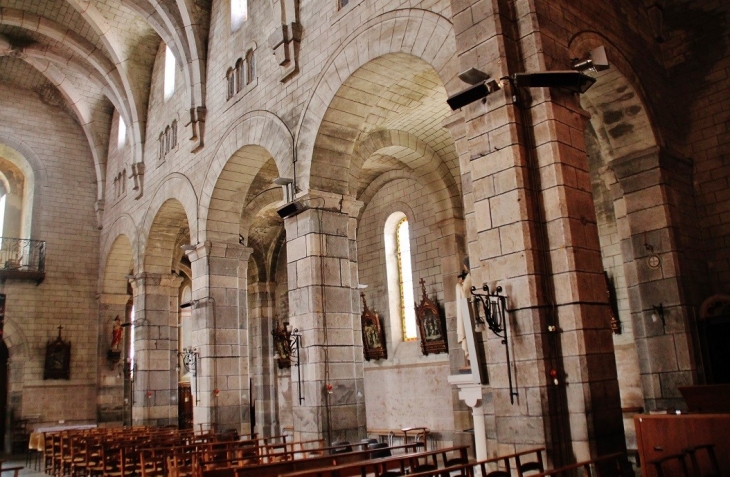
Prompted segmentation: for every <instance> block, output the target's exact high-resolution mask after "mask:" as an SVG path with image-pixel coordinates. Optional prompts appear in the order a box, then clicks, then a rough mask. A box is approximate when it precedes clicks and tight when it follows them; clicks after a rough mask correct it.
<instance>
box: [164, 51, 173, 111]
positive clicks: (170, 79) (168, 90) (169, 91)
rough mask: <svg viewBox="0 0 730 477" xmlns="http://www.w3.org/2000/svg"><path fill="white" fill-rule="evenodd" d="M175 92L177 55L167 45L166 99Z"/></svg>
mask: <svg viewBox="0 0 730 477" xmlns="http://www.w3.org/2000/svg"><path fill="white" fill-rule="evenodd" d="M174 92H175V55H173V54H172V51H171V50H170V47H169V46H165V99H168V98H170V97H171V96H172V93H174Z"/></svg>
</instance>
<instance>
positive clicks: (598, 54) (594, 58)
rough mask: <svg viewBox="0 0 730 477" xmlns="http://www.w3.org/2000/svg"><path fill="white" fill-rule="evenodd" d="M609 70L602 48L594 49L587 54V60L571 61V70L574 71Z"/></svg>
mask: <svg viewBox="0 0 730 477" xmlns="http://www.w3.org/2000/svg"><path fill="white" fill-rule="evenodd" d="M608 68H609V64H608V57H607V56H606V49H605V48H604V47H603V46H599V47H598V48H594V49H592V50H591V51H590V53H588V58H585V59H583V60H579V59H578V58H574V59H573V69H574V70H576V71H586V70H591V71H603V70H607V69H608Z"/></svg>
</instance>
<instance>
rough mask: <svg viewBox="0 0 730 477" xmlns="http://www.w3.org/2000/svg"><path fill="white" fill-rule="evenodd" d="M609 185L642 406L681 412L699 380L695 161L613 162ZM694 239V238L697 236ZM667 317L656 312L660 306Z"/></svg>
mask: <svg viewBox="0 0 730 477" xmlns="http://www.w3.org/2000/svg"><path fill="white" fill-rule="evenodd" d="M609 167H610V168H611V169H612V170H613V171H614V174H615V177H616V181H617V182H616V184H615V185H614V186H613V187H612V194H613V195H614V204H615V208H616V210H617V211H618V212H619V213H620V214H619V213H617V216H619V215H620V218H619V219H618V223H619V234H620V238H621V248H622V253H623V257H624V269H625V273H626V282H627V287H628V290H629V306H630V309H631V316H632V325H633V331H634V339H635V342H636V349H637V352H638V354H639V368H640V373H641V383H642V391H643V393H644V406H645V408H646V409H647V410H655V409H666V408H682V407H684V401H683V400H682V397H681V395H680V394H679V392H678V391H677V386H683V385H689V384H692V383H693V382H694V379H693V375H694V373H695V371H696V368H695V361H694V359H695V356H694V353H697V352H698V350H697V349H694V347H693V341H692V335H691V333H692V331H696V328H695V326H696V319H697V316H696V314H695V310H696V309H698V307H699V305H700V303H701V301H702V293H706V292H704V291H703V284H704V288H705V290H706V289H707V288H706V287H708V286H709V280H708V279H707V274H706V273H702V270H703V264H702V252H701V250H700V247H701V245H700V244H701V243H702V237H701V236H699V235H700V232H699V226H698V224H697V214H696V211H695V206H694V200H693V189H692V164H691V162H690V161H689V160H683V159H679V158H677V157H672V156H671V155H669V154H667V153H666V152H664V151H661V150H659V149H658V148H652V149H651V150H647V151H642V152H640V153H637V154H634V155H631V156H629V157H624V158H620V159H615V160H613V161H612V162H611V163H610V164H609ZM693 235H694V236H693ZM659 305H661V310H662V311H663V314H664V319H663V320H662V317H661V316H660V313H659V312H658V311H655V309H654V307H655V306H656V307H657V308H659Z"/></svg>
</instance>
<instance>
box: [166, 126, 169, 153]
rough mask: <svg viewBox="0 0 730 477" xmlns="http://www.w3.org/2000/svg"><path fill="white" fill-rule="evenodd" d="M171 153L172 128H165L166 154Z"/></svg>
mask: <svg viewBox="0 0 730 477" xmlns="http://www.w3.org/2000/svg"><path fill="white" fill-rule="evenodd" d="M168 152H170V126H167V127H166V128H165V154H167V153H168Z"/></svg>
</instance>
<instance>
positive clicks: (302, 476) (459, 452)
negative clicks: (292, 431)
mask: <svg viewBox="0 0 730 477" xmlns="http://www.w3.org/2000/svg"><path fill="white" fill-rule="evenodd" d="M467 448H468V447H467V446H455V447H447V448H444V449H436V450H431V451H423V452H416V453H411V454H403V455H396V456H389V457H381V458H376V459H363V460H361V461H357V462H348V463H340V464H338V465H333V466H321V467H316V468H310V469H305V470H302V471H297V472H290V473H286V474H283V476H285V477H357V476H363V475H375V476H378V477H384V476H388V477H395V476H399V475H406V474H409V473H417V472H420V471H429V470H435V469H438V468H444V467H446V462H448V461H457V460H458V461H459V462H467V461H468V458H467ZM454 454H455V456H454ZM439 458H440V460H441V462H442V465H439Z"/></svg>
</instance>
